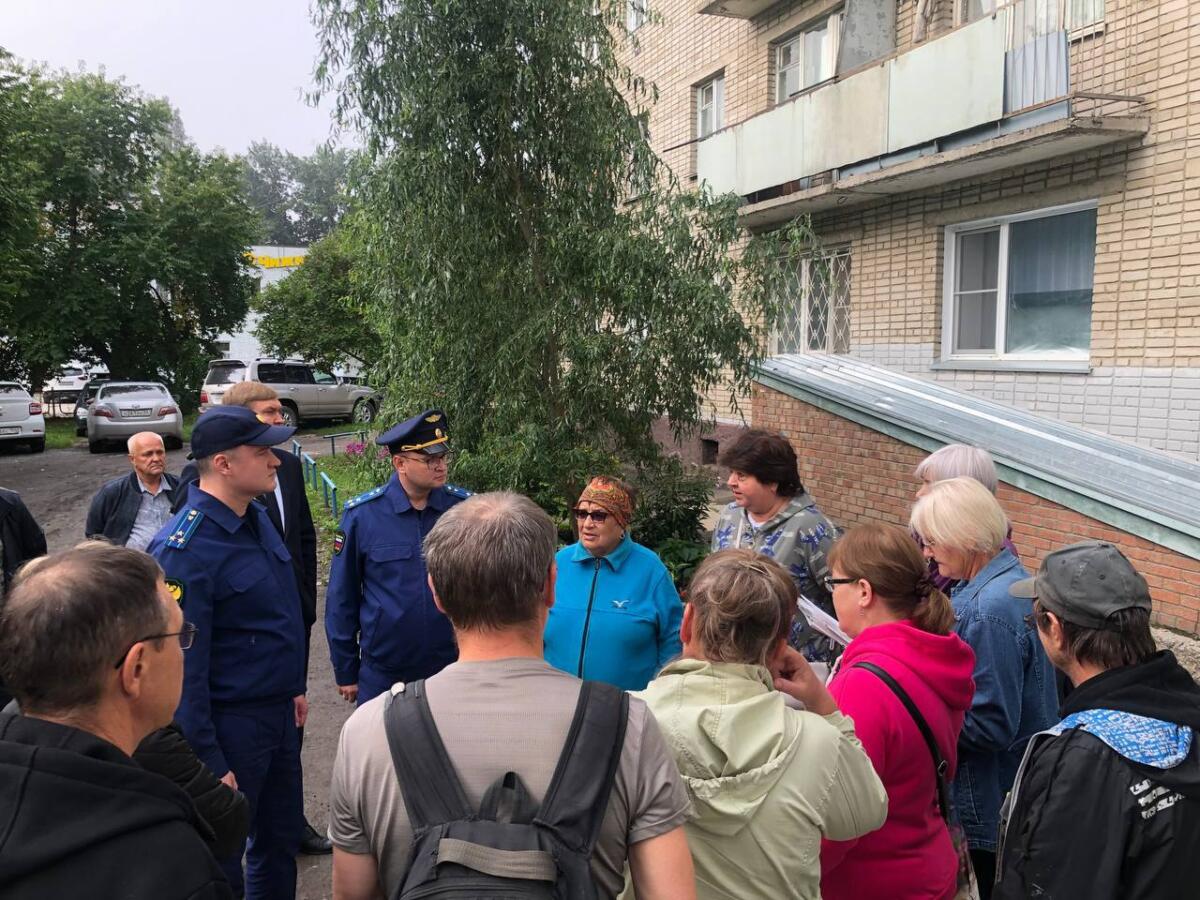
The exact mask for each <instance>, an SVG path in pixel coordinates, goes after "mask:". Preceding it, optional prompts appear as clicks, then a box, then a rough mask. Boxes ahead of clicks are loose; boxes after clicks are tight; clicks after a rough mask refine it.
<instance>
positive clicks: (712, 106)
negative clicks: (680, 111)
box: [696, 75, 725, 138]
mask: <svg viewBox="0 0 1200 900" xmlns="http://www.w3.org/2000/svg"><path fill="white" fill-rule="evenodd" d="M724 107H725V78H724V76H721V75H718V76H717V77H716V78H710V79H709V80H708V81H706V82H704V84H702V85H700V86H698V87H697V88H696V137H698V138H706V137H708V136H709V135H710V134H712V133H713V132H714V131H720V130H721V129H722V128H723V127H724V126H725V109H724Z"/></svg>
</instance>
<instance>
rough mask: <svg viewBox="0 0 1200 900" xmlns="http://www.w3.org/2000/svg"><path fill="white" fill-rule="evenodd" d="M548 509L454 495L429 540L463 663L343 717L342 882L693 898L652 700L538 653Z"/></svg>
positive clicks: (339, 889)
mask: <svg viewBox="0 0 1200 900" xmlns="http://www.w3.org/2000/svg"><path fill="white" fill-rule="evenodd" d="M557 543H558V538H557V534H556V531H555V528H554V525H553V523H552V522H551V520H550V518H549V517H548V516H547V515H546V514H545V513H544V512H542V510H540V509H539V508H538V507H537V506H536V505H535V504H534V503H533V502H532V501H530V500H529V499H527V498H525V497H521V496H519V495H517V494H512V493H507V492H500V493H492V494H480V495H477V496H475V497H472V498H470V499H468V500H465V501H464V502H462V503H460V504H458V505H456V506H454V507H453V508H452V509H450V510H447V511H446V512H445V513H443V515H442V516H441V518H440V519H439V520H438V522H437V524H436V525H435V526H434V527H433V529H432V531H430V533H429V535H428V536H427V537H426V539H425V543H424V552H425V558H426V562H427V565H428V569H429V580H430V585H431V587H432V588H433V596H434V601H435V603H436V604H437V607H438V609H440V610H441V611H442V612H444V613H445V614H446V616H447V617H448V618H449V619H450V622H451V623H452V625H453V627H454V635H455V638H456V640H457V642H458V648H459V656H458V661H457V662H455V663H452V664H451V665H449V666H447V667H446V668H445V669H443V670H442V671H441V672H439V673H438V674H436V675H434V676H432V677H430V678H428V679H424V680H419V681H413V682H408V683H404V684H397V685H395V686H393V688H392V690H391V691H390V692H386V693H384V694H382V695H381V696H379V697H377V698H375V699H374V700H372V701H370V702H368V703H365V704H364V705H363V706H361V707H360V708H359V709H358V710H357V711H356V712H355V713H354V715H353V716H351V717H350V719H349V721H347V723H346V725H345V727H344V728H343V729H342V735H341V740H340V742H339V745H338V752H337V760H336V762H335V763H334V772H333V784H332V789H331V796H330V828H329V836H330V838H331V839H332V841H333V846H334V857H333V884H334V894H335V896H337V897H338V898H340V900H367V898H375V897H378V896H381V895H382V896H386V897H388V898H407V897H416V896H420V897H423V898H433V897H442V896H446V897H451V896H454V897H468V896H469V897H490V896H496V897H499V896H503V897H525V896H528V897H545V898H551V897H571V898H576V897H578V898H589V897H596V898H612V897H615V896H616V895H617V894H618V893H619V892H620V891H621V888H622V885H623V883H624V875H623V872H624V868H625V864H626V862H628V864H629V868H630V872H631V876H632V881H633V885H634V888H635V889H636V891H637V896H638V898H639V900H657V898H671V900H676V898H678V900H693V898H694V897H695V896H696V894H695V885H694V878H693V873H692V861H691V856H690V854H689V852H688V847H687V839H686V837H685V836H684V830H683V822H684V820H685V818H686V817H687V814H688V807H689V804H688V799H687V794H686V791H685V788H684V786H683V784H682V782H681V780H680V778H679V774H678V772H677V770H676V768H675V763H674V762H673V760H672V758H671V755H670V753H669V752H668V750H667V748H666V746H665V743H664V741H663V738H662V735H661V733H660V732H659V730H658V726H657V725H656V724H655V721H654V718H653V717H652V716H651V715H650V714H649V713H648V711H647V709H646V706H645V704H644V703H643V702H642V701H640V700H635V699H632V698H630V697H629V696H628V695H627V694H625V693H623V692H621V691H619V690H618V689H616V688H613V687H611V686H609V685H604V684H600V683H596V682H582V681H580V680H579V679H577V678H574V677H572V676H570V675H567V674H565V673H563V672H559V671H558V670H556V669H554V668H552V667H551V666H550V665H549V664H547V663H546V662H545V660H544V659H543V658H542V631H543V628H544V626H545V623H546V617H547V614H548V612H549V610H550V607H551V606H552V605H553V603H554V578H555V569H554V551H555V549H556V547H557Z"/></svg>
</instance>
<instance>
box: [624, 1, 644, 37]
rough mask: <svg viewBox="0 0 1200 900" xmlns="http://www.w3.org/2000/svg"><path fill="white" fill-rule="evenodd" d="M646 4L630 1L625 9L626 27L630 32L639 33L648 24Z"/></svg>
mask: <svg viewBox="0 0 1200 900" xmlns="http://www.w3.org/2000/svg"><path fill="white" fill-rule="evenodd" d="M646 2H647V0H629V5H628V6H626V7H625V27H626V28H628V29H629V30H630V31H637V30H638V29H639V28H641V27H642V26H643V25H645V24H646Z"/></svg>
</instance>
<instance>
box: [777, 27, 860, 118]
mask: <svg viewBox="0 0 1200 900" xmlns="http://www.w3.org/2000/svg"><path fill="white" fill-rule="evenodd" d="M842 12H843V11H842V9H841V8H840V7H839V8H838V9H835V10H833V12H831V13H829V15H827V16H823V17H821V18H819V19H815V20H813V21H811V22H809V23H808V24H806V25H805V26H804V27H803V28H801V29H800V30H799V31H794V32H792V33H791V34H789V35H788V36H787V37H785V38H783V39H781V40H779V41H776V42H775V43H774V45H773V47H772V52H773V53H774V54H775V58H774V66H773V68H774V72H775V103H776V104H779V103H783V102H784V101H786V100H790V99H792V97H798V96H799V95H800V94H803V93H804V92H805V91H808V90H812V89H813V88H814V87H816V86H817V85H819V84H824V83H825V82H826V81H829V79H831V78H833V77H834V76H836V75H837V58H838V51H839V50H840V49H841V45H842ZM821 28H828V29H829V33H830V36H831V38H832V39H831V41H830V46H829V54H830V57H831V59H829V60H828V62H829V74H828V75H826V76H825V77H824V78H821V79H818V80H817V81H814V82H813V83H812V84H802V83H801V82H800V79H799V78H797V80H796V83H797V84H799V85H800V87H799V88H798V89H797V90H796V93H794V94H787V95H785V94H784V93H783V91H782V90H781V88H782V81H783V77H782V76H783V72H784V67H783V66H782V65H781V64H780V57H782V56H783V51H784V48H786V47H788V46H790V45H792V44H794V45H795V50H794V52H793V54H792V56H793V59H794V62H793V63H792V64H791V65H790V66H788V67H787V68H788V69H796V70H797V71H799V72H803V71H804V36H805V35H806V34H808V33H809V32H812V31H817V30H819V29H821Z"/></svg>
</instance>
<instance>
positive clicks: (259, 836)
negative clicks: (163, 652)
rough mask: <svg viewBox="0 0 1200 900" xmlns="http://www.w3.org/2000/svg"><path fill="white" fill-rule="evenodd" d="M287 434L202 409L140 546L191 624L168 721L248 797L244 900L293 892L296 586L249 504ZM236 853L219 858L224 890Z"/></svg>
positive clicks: (224, 411)
mask: <svg viewBox="0 0 1200 900" xmlns="http://www.w3.org/2000/svg"><path fill="white" fill-rule="evenodd" d="M294 431H295V429H293V428H288V427H284V426H277V425H269V424H267V423H265V422H262V421H260V420H259V419H258V418H257V417H256V416H255V414H254V413H253V412H252V411H250V410H249V409H246V408H245V407H242V406H220V407H216V408H214V409H210V410H208V411H207V412H205V413H204V414H203V415H202V416H200V418H199V419H198V420H197V422H196V426H195V428H194V429H193V431H192V457H193V458H194V459H195V460H196V468H197V470H198V471H199V475H200V481H199V483H198V484H191V485H189V486H188V500H187V505H186V506H185V507H184V508H183V509H182V510H181V511H180V512H179V514H178V515H177V516H175V518H174V519H172V520H171V522H170V523H168V525H167V527H166V528H165V529H163V530H162V531H161V532H159V534H158V535H156V536H155V538H154V539H153V540H152V541H151V542H150V546H149V547H148V548H147V552H149V553H150V554H151V555H152V556H154V557H155V558H156V559H157V560H158V562H159V565H161V566H162V568H163V571H164V572H165V573H166V577H167V581H166V583H167V586H168V588H169V589H170V590H171V591H172V593H173V595H174V596H175V598H176V600H178V602H179V604H180V606H181V607H182V609H183V613H184V615H185V616H186V617H187V619H188V621H189V622H194V623H195V624H196V626H197V633H196V638H195V644H194V646H193V647H192V649H191V650H190V651H189V653H188V655H187V658H186V661H185V665H184V678H183V696H182V699H181V701H180V704H179V710H178V712H177V713H176V720H177V721H178V723H179V725H180V726H181V727H182V729H183V733H184V736H185V737H186V738H187V739H188V742H189V743H190V744H191V745H192V747H193V748H194V749H195V751H196V755H197V756H199V757H200V759H201V760H203V762H204V763H205V765H207V766H208V767H209V768H210V769H211V770H212V771H213V774H215V775H217V776H218V777H219V778H220V779H221V780H222V781H224V782H225V783H226V784H228V785H230V786H231V787H234V788H237V789H238V790H240V791H241V792H242V793H243V794H245V795H246V799H247V801H249V804H250V841H249V843H248V845H247V847H246V871H245V877H244V884H245V896H246V897H247V898H251V900H260V898H262V900H265V898H289V900H290V898H293V897H294V896H295V893H296V853H297V851H298V849H299V845H300V837H301V830H302V828H303V818H302V803H303V797H302V793H303V792H302V789H301V777H300V740H299V733H298V730H297V722H296V708H295V704H294V698H296V697H299V696H301V695H303V694H304V693H305V673H304V668H305V666H304V623H303V620H302V616H301V603H300V593H299V587H298V585H297V579H296V573H295V570H294V568H293V566H292V558H291V555H290V554H289V553H288V551H287V547H286V546H285V545H284V542H283V538H282V537H281V536H280V534H279V532H278V531H277V530H276V529H275V527H274V526H273V525H272V524H271V520H270V519H269V518H268V516H267V513H266V511H265V510H264V508H263V507H262V506H261V505H260V504H259V503H257V502H255V500H256V498H258V497H260V496H261V495H263V494H268V495H270V494H273V492H274V490H275V484H276V470H277V469H278V467H279V459H278V457H276V456H275V454H274V453H273V452H272V451H271V448H272V447H273V446H275V445H276V444H280V443H282V442H283V441H285V440H287V439H288V438H290V437H291V436H292V433H293V432H294ZM241 856H242V854H241V853H240V852H239V853H237V854H236V855H235V856H233V857H230V858H227V859H222V860H219V862H220V864H221V868H222V869H223V870H224V872H225V874H226V876H227V877H228V879H229V881H230V883H231V884H232V885H233V887H234V891H235V892H240V891H241V889H242V886H243V875H242V860H241Z"/></svg>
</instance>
